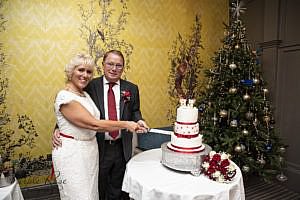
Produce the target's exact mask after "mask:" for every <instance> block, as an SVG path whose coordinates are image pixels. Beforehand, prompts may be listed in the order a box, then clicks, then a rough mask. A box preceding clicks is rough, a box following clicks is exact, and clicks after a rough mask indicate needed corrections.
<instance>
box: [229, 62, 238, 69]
mask: <svg viewBox="0 0 300 200" xmlns="http://www.w3.org/2000/svg"><path fill="white" fill-rule="evenodd" d="M229 68H230V69H231V70H235V69H236V68H237V66H236V64H235V63H231V64H230V65H229Z"/></svg>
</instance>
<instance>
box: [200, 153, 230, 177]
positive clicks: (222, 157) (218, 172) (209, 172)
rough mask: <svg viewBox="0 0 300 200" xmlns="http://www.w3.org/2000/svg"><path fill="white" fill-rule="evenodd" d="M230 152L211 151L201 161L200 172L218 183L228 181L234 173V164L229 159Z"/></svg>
mask: <svg viewBox="0 0 300 200" xmlns="http://www.w3.org/2000/svg"><path fill="white" fill-rule="evenodd" d="M229 158H230V154H226V153H225V152H221V153H216V152H215V151H211V152H210V153H209V155H207V156H205V157H204V159H203V163H202V170H201V171H202V173H203V174H204V175H205V176H207V177H208V178H209V179H212V180H214V181H217V182H220V183H226V182H230V181H231V180H232V179H233V177H234V176H235V174H236V169H235V166H234V164H233V163H232V162H230V160H229Z"/></svg>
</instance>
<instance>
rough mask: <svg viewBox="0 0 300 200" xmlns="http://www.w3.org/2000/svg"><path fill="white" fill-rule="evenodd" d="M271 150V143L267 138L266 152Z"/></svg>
mask: <svg viewBox="0 0 300 200" xmlns="http://www.w3.org/2000/svg"><path fill="white" fill-rule="evenodd" d="M271 150H272V143H271V142H270V141H269V140H267V143H266V151H267V152H270V151H271Z"/></svg>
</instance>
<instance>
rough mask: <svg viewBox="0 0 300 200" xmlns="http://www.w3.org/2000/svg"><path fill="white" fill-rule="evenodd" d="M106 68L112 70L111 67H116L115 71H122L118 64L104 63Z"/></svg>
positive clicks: (120, 65) (121, 66)
mask: <svg viewBox="0 0 300 200" xmlns="http://www.w3.org/2000/svg"><path fill="white" fill-rule="evenodd" d="M104 64H105V66H106V67H108V68H110V69H112V68H113V67H116V69H117V70H121V69H123V65H122V64H119V63H112V62H107V63H104Z"/></svg>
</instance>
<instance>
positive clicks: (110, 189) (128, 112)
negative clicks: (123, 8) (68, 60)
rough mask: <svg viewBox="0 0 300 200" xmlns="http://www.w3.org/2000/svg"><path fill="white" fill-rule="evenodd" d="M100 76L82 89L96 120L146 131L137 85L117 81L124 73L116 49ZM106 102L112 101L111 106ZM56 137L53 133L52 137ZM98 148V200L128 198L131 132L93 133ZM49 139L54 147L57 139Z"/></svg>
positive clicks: (106, 54)
mask: <svg viewBox="0 0 300 200" xmlns="http://www.w3.org/2000/svg"><path fill="white" fill-rule="evenodd" d="M102 65H103V71H104V76H101V77H98V78H94V79H93V80H92V81H91V82H90V83H89V84H88V85H87V87H86V88H85V90H86V91H87V92H88V93H89V95H90V96H91V98H92V99H93V101H94V102H95V104H96V106H97V107H98V109H99V111H100V119H112V118H111V114H110V113H111V110H112V109H115V111H114V112H115V113H114V114H113V115H114V117H115V118H116V119H119V120H125V121H136V122H138V123H139V124H140V125H141V126H144V127H145V128H147V129H149V127H148V126H147V124H146V123H145V122H144V121H143V120H142V114H141V111H140V98H139V90H138V86H137V85H135V84H133V83H131V82H128V81H126V80H123V79H121V75H122V73H123V71H124V65H125V63H124V56H123V54H122V53H121V52H120V51H118V50H111V51H108V52H106V53H105V55H104V57H103V62H102ZM110 99H114V100H115V102H113V103H112V104H111V101H113V100H110ZM55 135H56V134H55ZM96 137H97V141H98V147H99V157H100V158H99V159H100V163H99V185H98V187H99V197H100V199H101V200H121V199H129V197H128V194H126V193H124V192H122V182H123V176H124V173H125V169H126V163H127V161H128V160H129V159H130V158H131V155H132V133H130V132H128V131H126V130H122V131H120V132H116V133H114V135H111V133H108V132H107V133H105V134H103V133H97V135H96ZM57 139H58V138H56V136H54V137H53V143H54V146H57V144H58V143H59V139H58V140H57Z"/></svg>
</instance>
